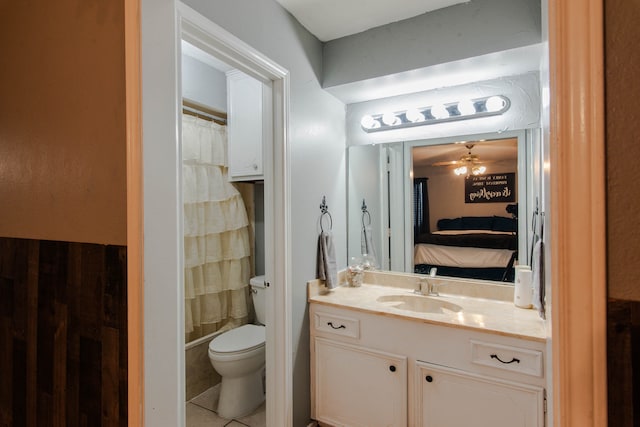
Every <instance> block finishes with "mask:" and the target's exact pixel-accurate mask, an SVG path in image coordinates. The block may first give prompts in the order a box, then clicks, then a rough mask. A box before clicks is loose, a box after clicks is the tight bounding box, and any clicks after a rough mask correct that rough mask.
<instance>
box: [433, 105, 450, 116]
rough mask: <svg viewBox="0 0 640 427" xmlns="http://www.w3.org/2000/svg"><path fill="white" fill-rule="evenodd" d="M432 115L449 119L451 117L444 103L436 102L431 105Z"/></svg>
mask: <svg viewBox="0 0 640 427" xmlns="http://www.w3.org/2000/svg"><path fill="white" fill-rule="evenodd" d="M431 115H432V116H433V117H435V118H436V119H447V118H449V110H447V108H446V107H445V106H444V105H442V104H436V105H434V106H433V107H431Z"/></svg>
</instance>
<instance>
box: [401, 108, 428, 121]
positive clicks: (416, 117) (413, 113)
mask: <svg viewBox="0 0 640 427" xmlns="http://www.w3.org/2000/svg"><path fill="white" fill-rule="evenodd" d="M404 115H405V116H407V120H409V121H410V122H412V123H417V122H421V121H423V120H424V114H422V113H421V112H420V111H419V110H418V109H417V108H411V109H409V110H407V112H406V113H404Z"/></svg>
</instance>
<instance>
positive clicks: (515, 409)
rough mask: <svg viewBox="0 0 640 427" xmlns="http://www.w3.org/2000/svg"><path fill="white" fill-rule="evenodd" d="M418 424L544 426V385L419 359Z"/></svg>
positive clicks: (433, 426)
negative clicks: (483, 374)
mask: <svg viewBox="0 0 640 427" xmlns="http://www.w3.org/2000/svg"><path fill="white" fill-rule="evenodd" d="M415 372H416V377H415V379H414V380H415V386H416V393H415V395H416V402H415V416H416V419H417V421H416V425H418V426H424V427H469V426H473V427H543V426H544V389H543V388H541V387H537V386H531V385H526V384H521V383H515V382H509V381H504V380H498V379H494V378H491V377H486V376H481V375H476V374H471V373H468V372H464V371H461V370H457V369H451V368H446V367H443V366H439V365H433V364H430V363H424V362H416V369H415Z"/></svg>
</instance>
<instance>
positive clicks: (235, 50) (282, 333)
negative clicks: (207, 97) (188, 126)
mask: <svg viewBox="0 0 640 427" xmlns="http://www.w3.org/2000/svg"><path fill="white" fill-rule="evenodd" d="M165 12H166V13H167V14H175V16H174V17H175V21H174V22H176V29H177V31H175V32H172V31H166V29H164V28H160V27H161V26H160V25H159V24H158V21H163V20H164V21H163V22H166V20H167V18H168V17H167V16H162V17H161V18H160V17H157V16H156V18H158V21H154V22H149V21H152V19H151V18H149V20H148V21H145V19H143V22H142V28H143V33H144V32H145V31H144V30H145V29H146V30H147V32H146V34H150V33H151V32H154V34H155V35H157V36H158V37H159V38H160V39H161V40H162V41H161V46H163V48H162V49H148V50H146V52H147V53H146V56H145V57H143V62H144V63H145V64H147V65H149V64H154V67H157V68H162V69H164V70H165V71H167V70H170V71H167V72H163V73H149V74H144V73H143V74H144V76H145V78H144V79H143V80H142V96H143V99H145V102H144V108H143V133H144V135H145V142H146V144H150V145H152V149H145V150H144V154H143V164H144V207H145V209H144V236H145V248H144V278H145V286H144V290H145V293H144V306H145V307H149V309H145V311H144V348H145V351H144V361H143V366H144V400H145V401H146V402H153V404H152V405H145V409H144V420H145V424H146V425H178V426H184V425H185V377H184V372H185V344H184V343H185V303H184V296H185V295H184V260H183V253H184V240H183V239H184V238H183V235H184V226H183V194H182V191H181V189H182V178H183V177H182V173H181V168H182V155H181V148H182V147H181V145H180V143H181V139H180V135H181V133H182V127H181V120H180V117H181V115H182V109H183V105H182V87H181V84H180V82H181V71H182V70H181V66H180V62H179V61H181V46H180V45H181V42H182V40H186V41H188V42H189V43H190V44H192V45H193V46H195V47H197V48H198V49H200V50H202V51H204V52H206V53H207V54H209V55H211V56H213V57H215V58H218V59H219V60H220V61H222V62H224V63H226V64H228V65H229V66H231V67H232V68H234V69H236V70H239V71H241V72H242V73H244V74H246V75H248V76H251V77H252V78H253V79H256V80H258V81H260V82H261V83H262V84H263V85H265V86H268V87H269V88H270V89H271V91H272V94H273V97H272V100H271V111H272V113H273V114H272V117H271V119H270V121H269V122H270V132H269V135H268V138H266V139H265V142H264V148H263V154H264V156H263V158H264V162H263V165H264V171H263V172H264V242H265V244H264V253H265V256H264V259H265V262H264V274H265V282H266V283H267V285H268V291H267V292H266V299H267V310H266V313H265V317H266V323H267V325H268V326H267V327H266V331H265V334H266V342H268V343H269V345H268V346H267V347H266V372H267V376H266V394H267V396H269V395H272V396H276V395H277V396H279V398H278V399H268V400H267V404H266V423H267V425H278V426H288V425H290V424H291V408H290V407H289V406H288V405H287V402H290V401H291V400H292V396H291V394H292V391H291V390H292V380H291V377H292V362H291V354H292V351H291V327H290V323H291V321H290V318H289V316H290V313H291V309H290V306H291V303H290V275H291V273H290V267H289V264H288V259H289V254H288V252H289V250H290V249H289V248H290V244H289V242H290V232H289V221H288V219H289V216H290V215H289V211H288V206H289V190H288V187H287V184H286V183H287V182H288V181H289V161H288V157H287V155H288V154H287V153H288V148H287V147H288V139H287V123H288V109H289V105H288V104H289V93H288V87H289V76H288V72H287V71H286V70H285V69H283V68H282V67H280V66H279V65H278V64H275V63H274V62H273V61H271V60H270V59H269V58H266V57H264V56H263V55H262V54H260V53H259V52H257V51H255V50H254V49H252V48H251V47H250V46H248V45H246V44H245V43H243V42H242V41H240V40H239V39H237V38H236V37H234V36H233V35H231V34H230V33H228V32H226V31H225V30H223V29H222V28H221V27H219V26H217V25H215V24H213V23H212V22H211V21H209V20H208V19H206V18H205V17H203V16H202V15H200V14H199V13H197V12H196V11H194V10H193V9H191V8H189V7H187V6H185V5H183V4H180V3H178V4H177V5H176V7H175V8H170V10H166V11H165ZM143 16H144V15H143ZM169 19H171V18H169ZM150 28H153V30H150ZM143 43H144V40H143ZM147 147H148V145H147ZM149 148H151V147H149ZM274 236H278V238H277V239H276V238H275V237H274ZM160 307H162V313H161V314H160V313H158V312H157V310H158V308H160ZM276 308H277V309H276ZM152 310H155V312H152Z"/></svg>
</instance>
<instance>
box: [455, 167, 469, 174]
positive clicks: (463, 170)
mask: <svg viewBox="0 0 640 427" xmlns="http://www.w3.org/2000/svg"><path fill="white" fill-rule="evenodd" d="M453 173H455V174H456V175H464V174H465V173H467V167H466V166H460V167H459V168H455V169H454V170H453Z"/></svg>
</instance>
